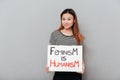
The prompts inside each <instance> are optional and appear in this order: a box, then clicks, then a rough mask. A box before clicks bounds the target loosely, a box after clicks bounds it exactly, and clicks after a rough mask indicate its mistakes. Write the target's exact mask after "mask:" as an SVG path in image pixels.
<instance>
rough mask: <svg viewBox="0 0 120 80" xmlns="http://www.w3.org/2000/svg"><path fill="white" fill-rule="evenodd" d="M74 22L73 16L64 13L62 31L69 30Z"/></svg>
mask: <svg viewBox="0 0 120 80" xmlns="http://www.w3.org/2000/svg"><path fill="white" fill-rule="evenodd" d="M74 22H75V20H74V17H73V15H71V14H69V13H65V14H63V15H62V26H63V27H64V29H71V27H72V26H73V23H74Z"/></svg>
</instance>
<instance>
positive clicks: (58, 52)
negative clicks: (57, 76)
mask: <svg viewBox="0 0 120 80" xmlns="http://www.w3.org/2000/svg"><path fill="white" fill-rule="evenodd" d="M82 48H83V47H82V46H81V45H76V46H67V45H48V58H47V59H48V60H47V64H48V67H49V70H50V71H71V72H76V71H82V53H83V49H82Z"/></svg>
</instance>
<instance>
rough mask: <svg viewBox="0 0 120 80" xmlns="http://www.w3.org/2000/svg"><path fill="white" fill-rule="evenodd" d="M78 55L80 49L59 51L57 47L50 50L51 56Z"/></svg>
mask: <svg viewBox="0 0 120 80" xmlns="http://www.w3.org/2000/svg"><path fill="white" fill-rule="evenodd" d="M53 54H54V55H78V49H77V48H72V49H71V50H57V49H56V48H55V47H51V48H50V55H53Z"/></svg>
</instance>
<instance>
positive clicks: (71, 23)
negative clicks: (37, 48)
mask: <svg viewBox="0 0 120 80" xmlns="http://www.w3.org/2000/svg"><path fill="white" fill-rule="evenodd" d="M60 17H61V26H60V28H59V29H58V30H55V31H53V32H52V34H51V37H50V44H52V45H81V44H82V43H83V41H84V37H83V36H82V35H81V34H80V31H79V27H78V21H77V16H76V13H75V11H74V10H73V9H65V10H64V11H63V12H62V13H61V15H60ZM82 64H83V65H82V71H81V72H55V74H54V77H53V80H82V74H83V73H84V68H85V67H84V63H82ZM46 69H47V71H49V67H47V68H46Z"/></svg>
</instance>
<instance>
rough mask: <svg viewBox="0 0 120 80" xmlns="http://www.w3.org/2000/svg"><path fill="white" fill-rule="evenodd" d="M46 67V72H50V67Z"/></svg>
mask: <svg viewBox="0 0 120 80" xmlns="http://www.w3.org/2000/svg"><path fill="white" fill-rule="evenodd" d="M45 69H46V72H47V73H49V72H50V70H49V67H48V66H47V65H46V67H45Z"/></svg>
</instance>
